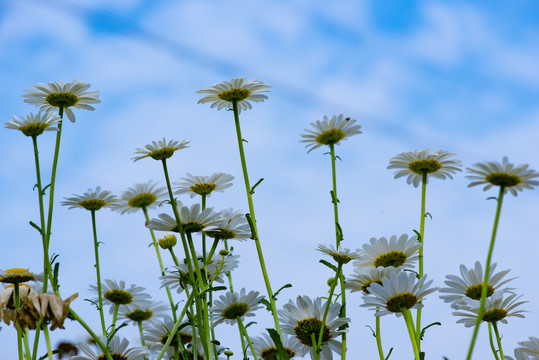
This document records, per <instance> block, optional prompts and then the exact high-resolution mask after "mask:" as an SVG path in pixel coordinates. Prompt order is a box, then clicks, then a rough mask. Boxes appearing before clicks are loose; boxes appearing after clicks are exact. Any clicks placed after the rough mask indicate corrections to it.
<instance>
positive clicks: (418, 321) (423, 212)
mask: <svg viewBox="0 0 539 360" xmlns="http://www.w3.org/2000/svg"><path fill="white" fill-rule="evenodd" d="M426 196H427V173H426V172H424V173H423V176H422V179H421V219H420V222H419V239H418V240H419V243H420V244H421V247H420V248H419V279H421V278H422V277H423V273H424V270H423V246H424V241H425V216H426V210H425V199H426ZM421 311H422V309H421V308H419V309H417V313H416V342H417V346H419V350H420V351H421Z"/></svg>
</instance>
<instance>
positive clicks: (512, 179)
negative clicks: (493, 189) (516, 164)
mask: <svg viewBox="0 0 539 360" xmlns="http://www.w3.org/2000/svg"><path fill="white" fill-rule="evenodd" d="M485 180H486V181H487V182H489V183H491V184H492V185H498V186H505V187H511V186H515V185H518V184H520V183H521V182H522V179H521V178H520V176H518V175H514V174H507V173H501V172H500V173H490V174H488V175H487V176H486V177H485Z"/></svg>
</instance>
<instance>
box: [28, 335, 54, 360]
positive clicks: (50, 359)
mask: <svg viewBox="0 0 539 360" xmlns="http://www.w3.org/2000/svg"><path fill="white" fill-rule="evenodd" d="M28 335H30V334H29V333H28V328H26V329H24V331H23V336H22V340H23V343H24V357H25V358H26V360H32V358H31V355H30V354H31V353H30V346H29V345H28ZM48 345H49V346H50V344H48ZM49 360H53V358H52V352H51V353H50V356H49Z"/></svg>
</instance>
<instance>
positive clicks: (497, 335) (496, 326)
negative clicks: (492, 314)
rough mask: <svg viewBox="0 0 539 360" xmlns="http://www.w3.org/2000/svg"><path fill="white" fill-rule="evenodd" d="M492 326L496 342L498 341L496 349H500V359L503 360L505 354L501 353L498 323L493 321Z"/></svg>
mask: <svg viewBox="0 0 539 360" xmlns="http://www.w3.org/2000/svg"><path fill="white" fill-rule="evenodd" d="M492 327H493V328H494V334H496V342H497V343H498V350H500V356H501V360H504V359H505V356H504V355H503V349H502V338H501V337H500V333H499V332H498V324H497V323H496V322H493V323H492Z"/></svg>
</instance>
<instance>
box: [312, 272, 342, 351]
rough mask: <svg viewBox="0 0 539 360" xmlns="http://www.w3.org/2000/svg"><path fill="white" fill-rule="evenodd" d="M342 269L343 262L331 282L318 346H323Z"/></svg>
mask: <svg viewBox="0 0 539 360" xmlns="http://www.w3.org/2000/svg"><path fill="white" fill-rule="evenodd" d="M341 270H342V263H339V265H338V266H337V271H336V272H335V278H334V279H333V281H332V282H331V287H330V288H329V295H328V300H327V302H326V307H325V309H324V315H322V324H321V325H320V331H319V333H318V341H317V343H318V346H317V347H318V348H319V347H320V346H322V340H323V337H324V329H325V327H326V319H327V317H328V311H329V307H330V306H331V298H332V297H333V292H334V291H335V286H337V280H338V279H339V277H340V275H341Z"/></svg>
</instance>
